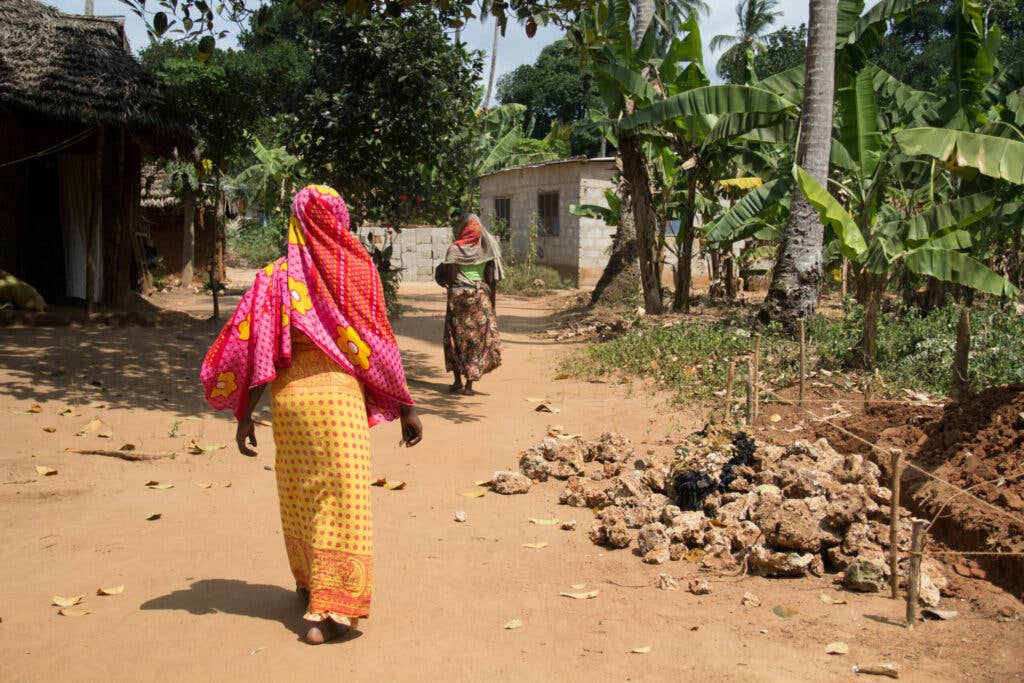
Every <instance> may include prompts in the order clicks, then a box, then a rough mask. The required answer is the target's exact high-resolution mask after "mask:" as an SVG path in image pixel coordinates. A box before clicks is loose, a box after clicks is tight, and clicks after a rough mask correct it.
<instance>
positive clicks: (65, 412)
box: [58, 408, 77, 417]
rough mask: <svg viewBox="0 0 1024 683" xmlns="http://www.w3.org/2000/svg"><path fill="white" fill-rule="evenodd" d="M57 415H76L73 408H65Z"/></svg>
mask: <svg viewBox="0 0 1024 683" xmlns="http://www.w3.org/2000/svg"><path fill="white" fill-rule="evenodd" d="M58 414H59V415H61V416H62V417H71V416H72V415H77V413H76V412H75V409H74V408H65V409H64V410H62V411H60V413H58Z"/></svg>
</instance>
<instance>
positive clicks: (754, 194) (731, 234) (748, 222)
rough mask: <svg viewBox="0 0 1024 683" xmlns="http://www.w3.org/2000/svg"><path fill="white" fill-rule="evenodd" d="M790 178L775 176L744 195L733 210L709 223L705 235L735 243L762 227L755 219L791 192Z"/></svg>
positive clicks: (710, 240) (710, 239) (718, 241)
mask: <svg viewBox="0 0 1024 683" xmlns="http://www.w3.org/2000/svg"><path fill="white" fill-rule="evenodd" d="M791 189H792V188H791V186H790V183H789V181H788V180H787V179H781V178H776V179H775V180H769V181H768V182H766V183H765V184H764V185H761V186H760V187H758V188H755V189H753V190H751V191H750V192H748V193H746V194H745V195H743V198H742V199H740V200H739V201H738V202H736V204H734V205H733V207H732V208H731V209H729V210H728V211H726V212H725V213H724V214H722V215H721V216H720V217H719V218H718V219H717V220H715V221H714V222H713V223H710V224H709V225H708V226H707V231H706V232H705V236H706V238H707V241H708V243H710V244H732V243H733V242H738V241H739V240H741V239H745V238H747V237H750V236H751V235H753V234H754V233H755V232H757V231H758V230H759V229H760V228H761V227H762V226H760V225H758V224H757V223H756V222H755V221H754V219H755V218H756V217H757V216H758V214H760V213H761V212H763V211H765V210H766V209H768V207H770V206H772V205H773V204H775V203H777V202H778V201H779V200H780V199H782V198H783V197H785V196H786V195H788V194H789V193H790V191H791Z"/></svg>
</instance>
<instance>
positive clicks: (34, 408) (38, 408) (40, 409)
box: [25, 403, 43, 414]
mask: <svg viewBox="0 0 1024 683" xmlns="http://www.w3.org/2000/svg"><path fill="white" fill-rule="evenodd" d="M25 412H26V413H29V414H32V413H41V412H43V407H42V406H41V405H39V404H38V403H37V404H35V405H34V406H32V407H31V408H29V409H28V410H26V411H25Z"/></svg>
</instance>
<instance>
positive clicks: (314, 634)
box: [306, 617, 359, 645]
mask: <svg viewBox="0 0 1024 683" xmlns="http://www.w3.org/2000/svg"><path fill="white" fill-rule="evenodd" d="M358 626H359V619H357V618H355V617H350V618H349V620H348V625H343V624H338V623H337V622H335V621H334V620H333V619H324V620H323V621H321V622H317V623H316V624H314V625H313V626H311V627H310V629H309V630H308V631H306V642H307V643H309V644H310V645H323V644H324V643H327V642H330V641H332V640H334V639H335V638H337V637H338V636H341V635H344V634H346V633H348V632H349V631H354V630H355V629H356V628H357V627H358Z"/></svg>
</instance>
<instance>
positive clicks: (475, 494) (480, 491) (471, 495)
mask: <svg viewBox="0 0 1024 683" xmlns="http://www.w3.org/2000/svg"><path fill="white" fill-rule="evenodd" d="M486 493H487V491H484V490H483V489H476V490H475V491H460V492H459V495H460V496H464V497H466V498H483V497H484V494H486Z"/></svg>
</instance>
